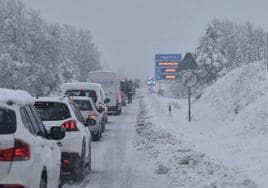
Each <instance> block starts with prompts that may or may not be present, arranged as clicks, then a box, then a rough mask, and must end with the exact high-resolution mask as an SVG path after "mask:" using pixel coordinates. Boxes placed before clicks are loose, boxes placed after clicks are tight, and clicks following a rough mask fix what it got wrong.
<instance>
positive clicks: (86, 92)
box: [65, 90, 97, 103]
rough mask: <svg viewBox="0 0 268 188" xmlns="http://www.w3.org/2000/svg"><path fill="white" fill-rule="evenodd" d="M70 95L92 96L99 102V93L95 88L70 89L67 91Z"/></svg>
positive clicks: (94, 100)
mask: <svg viewBox="0 0 268 188" xmlns="http://www.w3.org/2000/svg"><path fill="white" fill-rule="evenodd" d="M65 94H66V95H68V96H85V97H90V98H92V100H93V102H95V103H96V102H97V94H96V92H95V91H94V90H69V91H66V92H65Z"/></svg>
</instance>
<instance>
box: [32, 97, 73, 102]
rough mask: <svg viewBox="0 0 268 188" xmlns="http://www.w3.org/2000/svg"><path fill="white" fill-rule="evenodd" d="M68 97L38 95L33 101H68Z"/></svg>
mask: <svg viewBox="0 0 268 188" xmlns="http://www.w3.org/2000/svg"><path fill="white" fill-rule="evenodd" d="M69 100H71V99H70V97H69V96H53V97H39V98H38V99H35V102H62V103H65V102H68V101H69Z"/></svg>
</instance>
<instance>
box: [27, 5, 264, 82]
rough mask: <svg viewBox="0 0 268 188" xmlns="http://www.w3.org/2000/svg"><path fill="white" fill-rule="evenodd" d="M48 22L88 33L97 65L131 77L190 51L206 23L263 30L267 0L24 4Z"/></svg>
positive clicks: (146, 72) (143, 74)
mask: <svg viewBox="0 0 268 188" xmlns="http://www.w3.org/2000/svg"><path fill="white" fill-rule="evenodd" d="M24 2H25V3H26V5H27V6H28V7H31V8H34V9H37V10H39V12H40V13H41V15H42V16H43V17H44V18H46V19H47V20H48V22H50V23H62V24H71V25H74V26H77V27H79V28H87V29H89V30H91V31H92V33H93V37H94V42H95V43H96V44H97V46H98V48H99V50H100V51H101V53H102V58H101V61H102V64H103V65H104V66H105V67H106V68H108V67H109V68H111V69H112V70H114V71H124V72H126V73H127V74H128V75H131V76H144V77H145V76H146V75H149V74H151V73H153V72H154V55H155V54H156V53H182V54H184V53H185V52H187V51H193V50H194V49H195V47H196V46H197V44H198V40H199V37H200V36H201V35H203V33H204V31H205V28H206V27H207V25H208V23H209V22H210V21H211V20H212V19H214V18H219V19H225V18H228V19H230V20H233V21H235V22H242V23H244V22H246V21H251V22H252V23H253V24H254V25H256V26H261V27H263V28H264V29H265V30H268V11H267V9H268V1H267V0H24Z"/></svg>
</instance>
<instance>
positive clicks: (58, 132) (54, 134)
mask: <svg viewBox="0 0 268 188" xmlns="http://www.w3.org/2000/svg"><path fill="white" fill-rule="evenodd" d="M50 137H51V138H52V139H53V140H62V139H63V138H64V137H65V129H64V128H62V127H51V129H50Z"/></svg>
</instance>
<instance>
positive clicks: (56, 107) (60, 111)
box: [35, 102, 71, 121]
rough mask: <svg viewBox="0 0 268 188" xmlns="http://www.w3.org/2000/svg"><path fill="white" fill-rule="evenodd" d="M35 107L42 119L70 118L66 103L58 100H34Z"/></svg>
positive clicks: (59, 119)
mask: <svg viewBox="0 0 268 188" xmlns="http://www.w3.org/2000/svg"><path fill="white" fill-rule="evenodd" d="M35 107H36V109H37V111H38V112H39V114H40V117H41V119H42V121H61V120H65V119H68V118H71V114H70V111H69V109H68V107H67V106H66V104H64V103H58V102H36V103H35Z"/></svg>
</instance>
